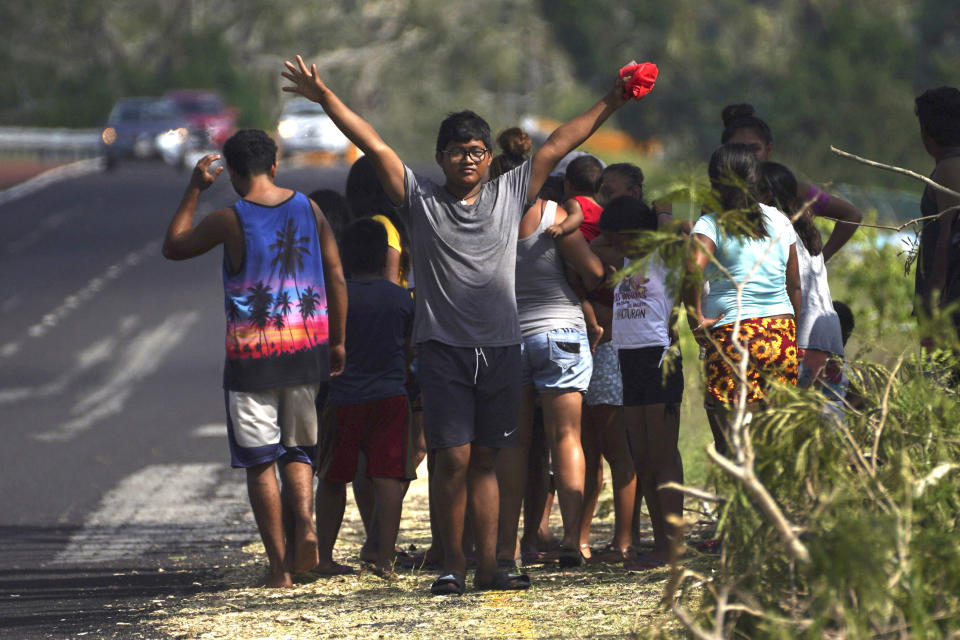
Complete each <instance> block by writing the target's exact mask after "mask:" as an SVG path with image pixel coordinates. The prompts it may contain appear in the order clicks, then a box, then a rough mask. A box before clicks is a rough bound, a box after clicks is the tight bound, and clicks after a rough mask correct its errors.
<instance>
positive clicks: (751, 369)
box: [684, 143, 801, 452]
mask: <svg viewBox="0 0 960 640" xmlns="http://www.w3.org/2000/svg"><path fill="white" fill-rule="evenodd" d="M709 173H710V183H711V186H712V187H713V189H714V192H715V193H716V195H717V196H718V199H719V202H720V205H721V206H722V212H720V213H710V214H706V215H704V216H701V218H700V219H699V220H698V221H697V223H696V224H695V225H694V227H693V236H694V246H695V248H694V254H693V259H692V260H691V264H690V269H691V271H692V272H694V273H695V274H700V273H702V274H703V277H704V279H706V280H708V281H709V282H710V291H709V292H708V293H707V294H706V295H702V294H703V290H702V288H701V287H697V286H687V287H686V288H685V291H684V302H685V304H686V305H687V309H688V314H687V318H688V320H689V321H690V328H691V329H692V330H693V332H694V335H695V336H697V340H698V342H700V344H701V345H703V347H704V349H705V357H704V360H705V366H706V374H707V388H706V399H705V402H704V406H705V408H706V409H707V417H708V419H709V420H710V427H711V429H712V430H713V435H714V440H715V443H716V447H717V450H718V451H720V452H723V451H724V450H725V449H726V438H725V432H726V430H727V428H726V419H725V413H726V411H727V410H729V409H730V407H731V406H732V405H734V404H736V403H738V402H739V401H740V398H741V384H740V380H739V377H738V372H737V371H735V370H734V368H733V367H731V364H734V365H736V364H737V363H738V361H739V359H740V353H739V351H738V350H737V344H736V343H740V344H742V345H743V346H744V347H745V348H746V349H747V351H748V366H747V375H746V380H745V382H746V387H747V389H746V403H747V404H748V406H750V407H752V408H756V407H758V406H759V405H760V404H761V403H762V402H763V400H764V398H765V394H766V387H767V383H768V382H769V381H770V380H777V381H780V382H785V383H788V384H796V383H797V341H796V324H795V318H797V317H798V316H799V314H800V306H801V295H800V272H799V267H798V262H797V250H796V246H795V245H796V240H797V236H796V233H795V232H794V230H793V227H792V226H791V224H790V220H789V219H788V218H787V217H786V216H785V215H783V214H782V213H780V212H779V211H777V210H776V209H774V208H773V207H768V206H766V205H763V204H759V203H758V202H757V185H758V183H759V178H760V165H759V162H758V161H757V159H756V156H755V155H754V154H753V151H752V150H751V148H750V147H749V146H747V145H742V144H732V143H728V144H725V145H723V146H721V147H720V148H718V149H717V150H716V151H714V152H713V155H712V156H711V158H710V167H709ZM735 333H736V335H734V334H735Z"/></svg>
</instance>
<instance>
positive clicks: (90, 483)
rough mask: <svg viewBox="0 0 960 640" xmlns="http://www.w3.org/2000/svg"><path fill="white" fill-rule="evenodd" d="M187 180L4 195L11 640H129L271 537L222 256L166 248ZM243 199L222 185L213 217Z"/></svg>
mask: <svg viewBox="0 0 960 640" xmlns="http://www.w3.org/2000/svg"><path fill="white" fill-rule="evenodd" d="M345 176H346V168H344V167H327V168H319V167H304V168H291V169H284V168H283V165H281V170H280V175H279V176H278V179H277V182H278V184H281V185H282V186H287V187H291V188H294V189H298V190H301V191H305V192H309V191H311V190H313V189H316V188H321V187H327V188H334V189H338V190H342V188H343V184H344V179H345ZM188 177H189V174H188V172H186V171H177V170H175V169H172V168H170V167H168V166H166V165H163V164H160V163H131V164H127V165H121V166H120V167H119V168H118V169H117V170H115V171H112V172H109V173H104V172H101V171H91V172H89V173H86V174H85V175H76V176H73V177H66V178H61V179H59V180H58V181H55V182H53V183H52V184H49V185H45V186H42V188H39V187H38V188H34V189H27V190H23V191H22V192H18V193H17V194H16V197H6V198H5V197H3V192H0V225H2V227H0V228H2V229H3V231H2V233H0V435H2V445H0V482H2V492H0V637H3V638H6V637H10V638H30V637H55V638H59V637H75V636H77V635H78V634H90V636H91V637H97V636H111V635H117V634H119V635H120V636H121V637H122V635H123V634H122V630H123V629H124V628H125V627H130V628H133V627H134V625H135V624H136V621H137V618H138V616H141V615H142V613H143V611H144V606H145V605H144V603H150V602H160V601H162V599H163V598H164V597H166V596H167V595H170V594H173V593H184V592H189V591H191V590H197V589H213V588H217V585H216V584H215V581H214V582H212V580H214V578H213V577H212V576H214V575H215V569H216V568H217V566H218V565H219V564H222V563H224V562H229V559H230V557H231V553H235V552H236V549H237V548H238V546H239V545H241V544H243V543H244V542H246V541H248V540H250V539H252V538H253V537H255V525H254V524H253V518H252V515H250V513H249V507H248V506H247V503H246V494H245V488H244V484H243V474H242V472H240V471H235V470H231V469H230V468H229V455H228V451H227V442H226V437H225V435H226V427H225V422H224V417H223V414H224V410H223V395H222V391H221V390H220V389H221V364H222V358H223V340H224V338H223V336H224V312H223V302H222V299H223V298H222V287H221V284H220V265H221V260H222V253H221V251H220V250H215V251H212V252H210V254H208V255H205V256H202V257H200V258H197V259H194V260H190V261H186V262H177V263H174V262H169V261H167V260H164V259H163V257H162V256H161V255H160V245H161V241H162V238H163V234H164V232H165V230H166V226H167V224H168V223H169V221H170V218H171V217H172V215H173V212H174V209H175V208H176V206H177V204H178V203H179V201H180V197H181V195H182V193H183V189H184V187H185V186H186V182H187V179H188ZM9 195H10V194H8V196H9ZM235 199H236V195H235V194H234V192H233V191H232V189H231V187H230V183H229V180H227V179H226V176H225V175H222V176H221V178H220V179H219V180H218V181H217V183H216V184H215V185H214V186H213V187H211V188H210V189H209V190H208V191H207V192H205V193H204V194H203V196H202V198H201V203H200V211H199V213H200V214H203V213H206V212H209V211H211V210H213V209H215V208H219V207H223V206H228V205H229V204H230V203H231V202H233V201H234V200H235ZM153 606H159V605H156V604H154V605H153Z"/></svg>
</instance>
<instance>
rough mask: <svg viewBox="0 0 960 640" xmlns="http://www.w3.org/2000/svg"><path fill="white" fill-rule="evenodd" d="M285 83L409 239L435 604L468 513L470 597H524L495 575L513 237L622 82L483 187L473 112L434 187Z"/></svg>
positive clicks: (461, 121) (457, 588)
mask: <svg viewBox="0 0 960 640" xmlns="http://www.w3.org/2000/svg"><path fill="white" fill-rule="evenodd" d="M285 64H286V70H285V71H283V72H282V75H283V76H284V77H285V78H287V79H288V80H289V81H290V82H291V83H292V86H287V87H284V88H283V90H284V91H288V92H293V93H298V94H300V95H302V96H304V97H306V98H309V99H310V100H313V101H315V102H318V103H320V105H322V106H323V108H324V110H325V111H326V112H327V114H328V115H329V116H330V118H331V119H332V120H333V121H334V123H335V124H336V125H337V127H338V128H339V129H340V130H341V131H342V132H343V133H344V134H345V135H346V136H347V137H348V138H349V139H350V140H351V142H353V143H354V144H356V145H357V147H359V148H360V150H361V151H363V152H364V153H365V154H366V155H367V156H369V157H370V159H371V161H372V162H373V164H374V166H375V167H376V170H377V175H378V176H379V178H380V182H381V184H382V185H383V188H384V190H385V191H386V194H387V196H388V197H389V198H390V200H391V201H392V202H393V203H394V204H396V205H398V206H400V207H401V211H402V215H404V216H406V222H407V225H408V228H409V229H410V231H411V235H412V238H413V259H414V265H413V267H414V273H416V277H417V295H416V312H415V320H414V337H413V339H414V342H415V344H416V346H417V351H418V358H419V368H418V369H419V376H420V385H421V389H422V394H423V414H424V431H425V434H426V439H427V446H428V448H429V449H430V450H431V451H433V452H434V455H435V456H436V466H435V473H433V474H432V475H431V477H430V489H431V492H432V494H433V496H434V499H435V504H436V509H435V513H436V514H437V517H438V519H439V522H438V523H437V524H438V529H439V532H440V537H441V542H442V545H443V551H444V570H443V574H442V575H441V576H440V577H439V578H437V579H436V580H435V581H434V583H433V585H432V586H431V592H432V593H434V594H438V595H443V594H455V595H460V594H462V593H463V591H464V584H465V573H466V558H465V557H464V554H463V550H462V546H461V541H462V539H463V522H464V514H465V510H466V509H467V508H469V509H470V516H471V521H472V523H473V526H474V540H475V543H476V552H477V570H476V575H475V576H474V586H475V587H476V588H477V589H523V588H526V587H527V586H529V584H530V582H529V579H528V578H527V576H524V575H518V574H514V573H510V572H508V571H506V570H501V569H498V567H497V561H496V543H497V521H498V516H499V514H498V510H499V509H498V502H499V489H498V486H497V478H496V472H495V471H496V467H495V461H496V457H497V452H498V451H499V450H500V449H501V448H503V447H507V446H510V445H511V443H512V441H513V440H514V438H515V434H516V432H517V413H518V409H519V403H520V379H519V376H520V370H521V366H520V363H521V361H520V342H521V338H520V327H519V322H518V320H517V304H516V298H515V297H514V275H515V265H516V248H517V231H518V227H519V223H520V219H521V217H522V215H523V212H524V210H525V207H524V204H525V203H527V202H530V201H532V200H534V199H535V198H536V197H537V193H538V192H539V191H540V187H541V186H542V185H543V182H544V181H545V180H546V178H547V176H548V175H549V174H550V172H551V171H552V170H553V168H554V166H555V165H556V164H557V162H558V161H559V160H560V159H561V158H562V157H563V156H564V155H566V154H567V153H568V152H569V151H571V150H573V149H575V148H576V147H577V146H579V145H580V144H581V143H582V142H583V141H584V140H586V139H587V138H588V137H589V136H590V135H591V134H592V133H593V132H594V131H595V130H596V129H597V127H599V126H600V125H601V124H602V123H603V122H604V121H605V120H606V119H607V118H608V117H609V116H610V114H612V113H613V112H614V111H616V110H617V109H619V108H620V107H621V106H623V104H624V103H625V102H627V100H628V99H629V98H628V94H627V93H626V91H625V84H624V79H623V78H621V77H618V78H617V82H616V84H615V86H614V87H612V88H611V90H610V91H609V92H608V93H607V94H606V95H605V96H604V97H603V98H602V99H601V100H599V101H598V102H597V103H596V104H595V105H593V106H592V107H591V108H590V109H588V110H587V111H585V112H584V113H583V114H581V115H580V116H578V117H576V118H574V119H573V120H571V121H570V122H568V123H566V124H564V125H562V126H561V127H559V128H558V129H557V130H556V131H554V132H553V134H551V136H550V137H549V138H548V139H547V141H546V142H545V143H544V144H543V146H542V147H541V148H540V149H539V150H538V151H537V153H536V154H535V155H534V156H533V158H531V159H530V160H528V161H527V162H524V163H523V164H521V165H520V166H519V167H517V168H515V169H513V170H511V171H508V172H507V173H505V174H503V175H502V176H499V177H498V178H497V179H495V180H490V181H486V180H485V176H486V173H487V169H488V167H489V165H490V161H491V136H490V127H489V125H487V123H486V122H485V121H484V120H483V119H482V118H481V117H480V116H478V115H477V114H475V113H473V112H472V111H462V112H459V113H454V114H451V115H450V116H448V117H447V118H446V119H445V120H444V121H443V122H442V123H441V125H440V131H439V135H438V136H437V143H436V155H435V159H436V162H437V164H438V165H439V166H440V168H441V169H442V170H443V174H444V177H445V180H444V183H443V184H436V183H434V182H432V181H430V180H428V179H426V178H424V177H422V176H418V175H417V174H415V173H414V172H413V171H412V170H411V169H410V168H409V167H407V166H405V165H404V163H403V161H401V160H400V158H399V157H398V156H397V154H396V153H395V152H394V151H393V149H391V148H390V147H389V146H388V145H387V144H386V143H385V142H384V141H383V140H382V139H381V138H380V136H379V135H378V134H377V132H376V131H375V130H374V129H373V127H371V126H370V124H368V123H367V122H366V121H365V120H364V119H363V118H361V117H360V116H359V115H357V114H356V113H354V112H353V111H352V110H350V109H349V108H348V107H347V106H346V105H345V104H344V103H343V102H341V100H340V99H339V98H338V97H337V96H336V94H334V93H333V91H331V90H330V88H328V87H327V86H326V84H324V82H323V80H322V78H321V77H320V74H319V73H318V72H317V68H316V65H312V66H310V67H308V66H307V65H306V63H304V61H303V59H302V58H301V57H300V56H297V59H296V62H290V61H287V62H286V63H285Z"/></svg>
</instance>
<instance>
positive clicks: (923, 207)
mask: <svg viewBox="0 0 960 640" xmlns="http://www.w3.org/2000/svg"><path fill="white" fill-rule="evenodd" d="M958 156H960V151H952V152H950V153H948V154H946V155H945V156H943V158H941V159H940V162H943V161H944V160H946V159H947V158H956V157H958ZM937 164H938V165H939V164H940V163H939V162H938V163H937ZM934 172H936V169H934ZM932 175H933V174H931V176H932ZM939 211H940V209H939V207H938V206H937V196H936V192H935V190H934V189H933V187H930V186H928V187H926V188H925V189H924V190H923V196H921V198H920V215H922V216H923V217H927V216H935V215H937V213H938V212H939ZM956 215H957V214H956V213H954V214H953V217H954V223H953V225H951V228H950V235H951V238H950V248H949V249H948V254H947V277H946V280H945V282H944V290H943V294H942V295H941V297H940V300H941V303H946V302H949V301H951V300H954V299H956V298H957V297H960V225H958V224H957V223H956ZM939 236H940V225H939V220H936V219H930V220H927V221H926V222H924V224H923V229H921V231H920V254H919V257H918V259H917V268H916V279H915V280H914V293H915V295H917V296H920V297H921V298H922V297H923V296H924V295H925V294H926V293H927V287H928V282H929V280H930V277H931V276H932V274H933V254H934V251H935V250H936V248H937V238H938V237H939Z"/></svg>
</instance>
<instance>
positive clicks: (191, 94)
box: [165, 89, 237, 149]
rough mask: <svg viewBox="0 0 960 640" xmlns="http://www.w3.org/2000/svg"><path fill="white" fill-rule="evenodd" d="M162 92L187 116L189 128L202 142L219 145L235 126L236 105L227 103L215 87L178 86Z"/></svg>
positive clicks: (221, 144)
mask: <svg viewBox="0 0 960 640" xmlns="http://www.w3.org/2000/svg"><path fill="white" fill-rule="evenodd" d="M165 96H166V97H167V98H170V99H171V100H173V102H174V103H176V105H177V107H178V108H179V109H180V111H181V113H183V114H184V115H185V116H186V117H187V122H188V123H189V128H190V132H191V133H193V134H195V135H196V136H197V137H198V138H199V140H200V141H201V142H202V143H208V144H212V145H213V146H215V147H216V148H218V149H219V148H220V147H222V146H223V143H224V142H226V141H227V138H229V137H230V135H231V134H232V133H233V130H234V129H235V128H236V126H237V108H236V107H230V106H227V104H226V103H225V102H224V101H223V98H222V97H220V94H219V93H217V92H216V91H207V90H203V89H179V90H176V91H168V92H167V93H166V94H165Z"/></svg>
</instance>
